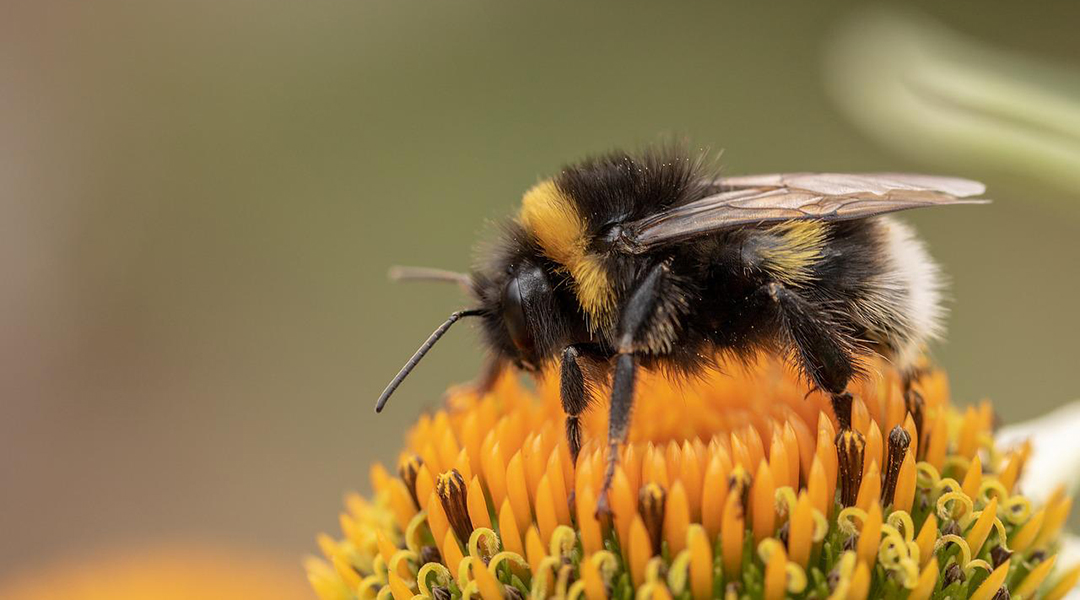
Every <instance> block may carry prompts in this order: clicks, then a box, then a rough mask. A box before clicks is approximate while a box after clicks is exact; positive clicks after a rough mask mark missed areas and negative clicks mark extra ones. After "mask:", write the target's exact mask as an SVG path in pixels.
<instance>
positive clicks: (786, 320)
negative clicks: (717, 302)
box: [763, 282, 855, 429]
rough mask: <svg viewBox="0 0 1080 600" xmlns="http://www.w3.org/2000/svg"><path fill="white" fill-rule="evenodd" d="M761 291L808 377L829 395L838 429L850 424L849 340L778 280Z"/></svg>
mask: <svg viewBox="0 0 1080 600" xmlns="http://www.w3.org/2000/svg"><path fill="white" fill-rule="evenodd" d="M763 289H764V291H765V293H766V294H767V295H768V297H769V298H770V299H771V301H772V302H773V304H774V305H775V307H776V314H777V317H778V319H779V321H780V327H781V330H782V334H783V335H785V336H787V337H788V338H789V340H788V341H789V342H790V343H791V344H792V345H793V346H794V349H795V352H796V358H797V360H798V363H799V367H800V368H801V369H802V370H803V372H804V373H805V374H806V376H807V377H808V378H809V379H810V381H811V382H812V383H813V384H814V385H816V386H817V387H819V388H821V389H822V390H824V391H825V392H827V393H829V395H830V396H831V397H832V405H833V412H834V413H836V419H837V421H839V423H840V428H841V429H850V428H851V403H852V397H851V394H849V393H847V391H846V390H847V386H848V383H849V382H850V381H851V379H852V377H853V376H854V375H855V362H854V358H853V350H852V343H851V342H850V341H849V339H848V337H847V336H846V335H845V334H844V332H843V331H842V328H841V327H840V326H839V325H838V324H837V323H836V322H835V321H834V320H832V319H831V318H829V315H828V314H827V313H826V312H825V311H823V310H821V309H820V308H819V307H817V306H815V305H814V304H813V303H812V302H810V301H809V300H807V299H805V298H803V297H802V296H800V295H799V294H797V293H796V292H794V291H792V290H790V289H788V288H787V287H785V286H784V285H783V284H780V283H775V282H774V283H769V284H767V285H766V286H764V288H763Z"/></svg>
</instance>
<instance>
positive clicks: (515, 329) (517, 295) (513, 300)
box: [502, 277, 533, 355]
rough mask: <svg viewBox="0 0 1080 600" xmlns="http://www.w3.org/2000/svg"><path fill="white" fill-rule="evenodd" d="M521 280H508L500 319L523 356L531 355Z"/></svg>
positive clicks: (515, 278)
mask: <svg viewBox="0 0 1080 600" xmlns="http://www.w3.org/2000/svg"><path fill="white" fill-rule="evenodd" d="M521 288H522V285H521V280H520V278H518V277H514V278H512V279H510V281H508V282H507V284H506V292H505V294H504V295H503V308H502V317H503V322H504V323H506V330H507V331H508V332H509V333H510V339H511V340H512V341H513V342H514V346H516V347H517V349H518V350H519V351H521V352H522V353H524V354H525V355H531V354H532V346H533V344H532V337H531V336H530V335H529V327H528V323H527V321H526V317H525V299H524V298H523V297H522V290H521Z"/></svg>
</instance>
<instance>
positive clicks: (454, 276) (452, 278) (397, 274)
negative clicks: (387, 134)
mask: <svg viewBox="0 0 1080 600" xmlns="http://www.w3.org/2000/svg"><path fill="white" fill-rule="evenodd" d="M387 275H389V277H390V280H391V281H395V282H397V281H438V282H442V283H456V284H458V285H459V286H461V287H463V288H465V289H466V290H468V289H469V288H470V286H471V285H472V280H470V279H469V276H468V275H467V274H465V273H458V272H457V271H447V270H445V269H433V268H431V267H403V266H401V265H395V266H393V267H390V271H389V272H388V273H387Z"/></svg>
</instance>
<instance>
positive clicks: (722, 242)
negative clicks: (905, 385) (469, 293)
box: [474, 155, 942, 393]
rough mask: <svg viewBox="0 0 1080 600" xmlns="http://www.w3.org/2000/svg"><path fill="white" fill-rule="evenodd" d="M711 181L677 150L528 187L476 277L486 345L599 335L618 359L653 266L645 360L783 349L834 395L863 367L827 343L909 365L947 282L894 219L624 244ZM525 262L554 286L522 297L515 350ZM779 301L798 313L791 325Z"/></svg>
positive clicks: (535, 363) (691, 365) (556, 343)
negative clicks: (627, 233)
mask: <svg viewBox="0 0 1080 600" xmlns="http://www.w3.org/2000/svg"><path fill="white" fill-rule="evenodd" d="M710 181H712V180H711V179H710V178H708V177H705V176H704V175H703V174H702V173H701V172H700V166H699V163H695V162H693V161H690V160H687V159H685V158H679V157H665V156H659V155H649V156H646V157H645V158H643V159H635V158H632V157H629V156H609V157H605V158H602V159H597V160H594V161H590V162H586V163H583V164H581V165H578V166H575V167H571V168H568V169H566V170H564V171H563V172H562V174H560V175H559V176H558V177H557V178H555V179H554V180H552V181H546V182H542V183H541V184H539V185H538V186H536V187H534V188H533V189H532V190H531V191H530V192H529V193H527V194H526V200H525V204H526V206H525V208H524V209H523V210H522V212H521V214H520V216H519V218H518V219H517V220H516V221H515V222H513V223H510V224H508V225H507V227H506V230H505V231H504V232H503V235H502V237H501V239H500V240H499V242H498V244H497V245H496V246H495V247H494V248H493V249H492V250H490V251H489V252H488V253H487V257H486V258H487V261H488V262H487V263H486V264H484V265H483V266H482V267H481V268H480V269H479V270H478V272H477V273H478V274H477V275H474V280H475V286H474V289H475V291H476V294H477V295H478V297H479V299H480V301H481V305H483V306H491V307H493V308H495V310H490V311H488V312H487V313H486V314H485V315H484V324H485V327H484V331H485V338H486V340H487V342H488V345H489V346H490V347H491V348H492V349H493V351H494V353H495V355H496V356H498V357H505V358H507V359H508V360H509V361H511V362H516V363H518V366H521V367H523V368H525V369H529V370H535V369H538V368H542V367H543V366H544V365H545V364H546V363H548V362H552V361H558V360H560V359H561V355H562V352H561V351H562V349H563V348H565V347H566V346H568V345H573V344H581V345H592V346H593V348H591V350H593V351H594V352H593V353H592V354H591V355H590V357H589V358H591V359H593V362H597V361H599V362H603V361H605V360H608V359H610V358H612V357H613V356H614V355H615V354H616V353H617V351H618V346H619V339H618V338H619V328H618V315H620V314H621V312H622V309H623V308H624V307H625V305H626V302H627V300H628V294H629V292H630V291H631V290H633V289H634V286H635V283H636V282H638V281H640V280H642V279H643V278H644V277H645V276H646V275H647V274H648V272H649V271H650V270H651V269H653V268H656V267H658V266H659V267H660V268H661V269H662V271H663V278H662V281H661V282H659V283H658V284H657V285H658V286H659V290H658V291H657V292H656V300H655V303H654V305H653V306H652V308H651V310H650V314H649V315H648V316H647V318H646V320H645V322H644V323H643V324H642V326H641V330H640V335H639V336H638V338H637V339H635V340H633V342H632V345H633V351H634V352H635V353H636V354H637V356H638V358H639V359H640V362H641V365H642V366H643V367H645V368H660V369H665V370H667V371H671V372H673V373H675V374H680V375H685V374H693V373H695V372H697V371H698V370H700V369H702V368H709V367H715V366H722V365H723V364H724V362H725V360H736V361H746V360H749V359H752V358H753V357H754V356H756V355H757V354H758V353H759V352H770V353H778V354H784V355H790V356H791V357H792V358H793V359H795V360H794V363H795V364H796V365H797V366H801V367H803V368H804V372H805V375H806V376H807V377H808V379H810V381H812V382H813V383H814V384H815V385H817V386H819V387H821V388H822V389H825V390H827V391H830V392H836V393H840V392H843V388H844V387H845V386H846V383H847V379H848V378H850V377H851V375H853V374H854V373H855V372H856V371H857V370H858V366H857V364H855V361H853V360H849V358H843V357H840V356H837V355H835V353H834V352H830V351H829V350H830V348H829V347H828V346H830V345H836V346H838V347H839V348H841V349H843V350H844V351H845V352H846V353H847V354H848V355H849V357H850V358H857V357H858V356H860V355H865V354H866V353H868V352H872V351H873V352H878V353H880V354H883V355H885V356H887V357H889V358H891V359H893V361H894V363H895V364H896V365H897V366H898V367H899V368H901V369H909V368H911V367H912V365H913V362H914V360H915V359H916V358H917V357H918V356H919V355H920V348H921V347H922V346H923V344H925V342H926V341H928V340H929V339H931V338H932V337H934V336H935V335H936V334H937V333H938V332H939V328H940V326H939V324H940V317H941V313H942V309H941V305H940V289H941V283H940V278H939V275H938V269H937V267H936V265H935V264H934V263H933V262H932V260H931V259H930V257H929V256H928V254H927V253H926V250H925V248H924V246H923V244H922V243H921V242H920V241H919V240H917V239H916V238H915V237H914V236H913V234H912V232H911V230H910V229H909V228H908V227H907V226H905V225H904V224H902V223H900V222H898V221H896V220H894V219H891V218H889V217H871V218H867V219H860V220H855V221H840V222H827V221H787V222H781V223H768V224H762V225H759V226H745V227H738V228H732V229H728V230H724V231H719V232H717V233H715V234H712V235H709V236H704V237H700V238H697V239H694V240H690V241H687V242H683V243H679V244H672V245H670V246H665V247H663V248H659V249H657V250H655V251H650V252H646V253H643V254H629V253H623V252H620V251H619V250H618V239H619V235H620V233H621V227H622V225H623V224H625V223H628V222H631V221H636V220H639V219H642V218H645V217H647V216H648V215H650V214H655V213H656V212H659V211H661V210H664V209H667V208H670V207H672V206H678V205H680V204H688V203H691V202H693V201H696V200H699V199H701V198H703V197H705V196H707V195H709V194H712V193H715V192H716V190H717V186H715V185H712V184H710V183H707V182H710ZM530 203H531V205H530ZM553 229H558V231H553ZM590 261H591V264H590ZM582 264H587V265H589V266H590V267H591V269H592V270H587V269H585V268H582V266H581V265H582ZM522 265H530V266H534V267H536V268H538V269H540V270H542V271H543V272H544V274H545V275H546V276H547V277H548V285H549V286H550V288H551V297H550V298H549V299H545V301H546V302H550V305H549V306H535V307H531V306H525V307H524V311H525V312H526V313H529V312H532V313H533V315H531V323H532V327H533V331H531V332H529V333H528V336H530V337H531V338H532V345H531V346H530V345H529V344H522V345H521V346H524V347H519V345H518V344H515V340H514V336H513V335H511V332H510V331H509V329H508V328H507V327H506V321H507V317H506V313H507V310H506V307H505V306H503V305H502V300H503V298H501V295H502V292H503V290H504V288H505V287H506V284H507V282H508V281H510V280H511V279H512V277H513V274H514V273H516V272H518V270H519V269H520V268H521V267H522ZM784 306H786V307H788V309H787V310H788V312H789V313H793V314H801V315H804V316H805V317H806V319H805V320H796V321H795V322H789V323H785V321H786V320H788V321H790V319H789V318H788V317H786V316H785V311H784V310H782V309H781V307H784ZM525 321H526V323H528V322H530V315H526V319H525ZM785 327H791V328H792V329H791V330H790V331H788V330H785ZM823 330H828V331H827V332H825V331H823ZM795 339H803V340H806V341H807V342H808V343H810V344H813V345H817V346H818V347H822V349H823V350H824V351H825V352H824V354H823V356H821V357H820V358H819V359H818V360H817V361H814V360H808V361H799V360H798V358H799V357H798V353H799V348H798V345H797V344H796V343H795ZM838 361H839V362H843V363H844V364H836V363H837V362H838ZM817 362H821V363H823V364H821V365H818V364H816V363H817ZM830 367H831V368H830Z"/></svg>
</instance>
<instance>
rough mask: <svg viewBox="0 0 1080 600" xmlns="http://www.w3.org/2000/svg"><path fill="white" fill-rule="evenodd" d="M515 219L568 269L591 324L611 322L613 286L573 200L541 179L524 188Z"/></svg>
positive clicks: (599, 325) (552, 257) (613, 306)
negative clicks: (590, 245)
mask: <svg viewBox="0 0 1080 600" xmlns="http://www.w3.org/2000/svg"><path fill="white" fill-rule="evenodd" d="M518 220H519V221H520V223H521V225H522V226H523V227H525V229H526V230H528V231H529V232H531V233H532V235H533V236H534V237H535V238H536V241H537V242H538V243H539V244H540V248H541V249H543V251H544V254H545V255H546V256H547V257H548V258H550V259H551V260H553V261H555V262H557V263H559V264H561V265H563V267H565V268H566V270H567V271H568V272H569V273H570V277H572V278H573V280H574V293H575V294H576V295H577V298H578V302H580V303H581V307H582V308H583V309H585V312H586V313H587V314H588V315H589V319H590V325H591V326H592V327H594V328H600V327H604V326H607V325H608V324H610V322H611V319H612V317H613V315H614V309H615V290H614V289H613V288H612V286H611V280H610V279H609V278H608V276H607V272H606V270H605V269H604V265H603V263H602V262H601V260H600V257H598V256H596V255H595V254H590V253H589V252H588V250H587V248H588V239H587V237H586V230H585V220H584V219H583V218H582V217H581V214H580V213H579V212H578V210H577V206H575V204H574V202H573V200H571V199H570V198H568V197H567V196H566V194H564V193H563V192H562V191H561V190H559V188H558V187H557V186H556V185H555V182H554V181H552V180H550V179H549V180H546V181H542V182H540V183H538V184H536V185H535V186H533V187H532V188H531V189H530V190H529V191H527V192H525V196H524V197H523V198H522V200H521V213H520V214H519V216H518Z"/></svg>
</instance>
